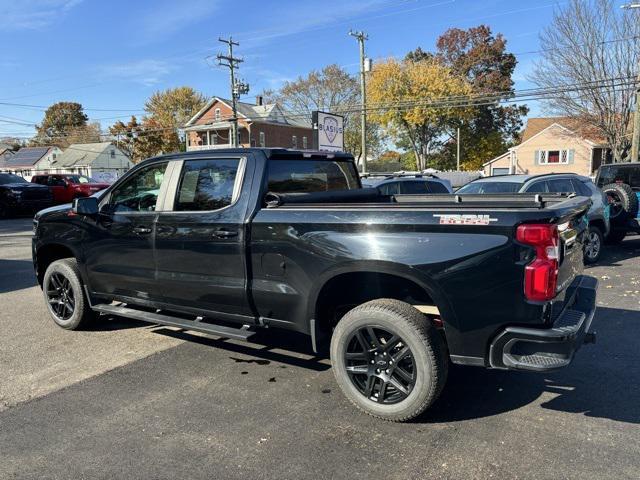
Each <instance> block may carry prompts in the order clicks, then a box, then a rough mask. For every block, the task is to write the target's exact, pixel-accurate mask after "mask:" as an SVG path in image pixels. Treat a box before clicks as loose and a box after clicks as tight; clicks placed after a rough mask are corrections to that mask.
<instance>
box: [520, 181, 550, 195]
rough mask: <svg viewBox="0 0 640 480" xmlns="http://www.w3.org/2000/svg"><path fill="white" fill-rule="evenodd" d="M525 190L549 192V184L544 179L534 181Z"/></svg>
mask: <svg viewBox="0 0 640 480" xmlns="http://www.w3.org/2000/svg"><path fill="white" fill-rule="evenodd" d="M525 191H526V192H527V193H547V192H549V186H548V185H547V182H545V181H540V182H535V183H533V184H532V185H530V186H529V187H528V188H527V189H526V190H525Z"/></svg>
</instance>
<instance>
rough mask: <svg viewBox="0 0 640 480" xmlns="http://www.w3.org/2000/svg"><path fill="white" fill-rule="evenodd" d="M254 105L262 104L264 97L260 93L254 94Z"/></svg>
mask: <svg viewBox="0 0 640 480" xmlns="http://www.w3.org/2000/svg"><path fill="white" fill-rule="evenodd" d="M256 105H258V106H260V107H261V106H262V105H264V97H263V96H262V95H256Z"/></svg>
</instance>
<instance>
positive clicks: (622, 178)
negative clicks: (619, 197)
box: [598, 164, 640, 190]
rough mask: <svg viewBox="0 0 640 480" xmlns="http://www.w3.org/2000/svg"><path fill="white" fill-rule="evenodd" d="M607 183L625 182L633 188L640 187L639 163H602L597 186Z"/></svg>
mask: <svg viewBox="0 0 640 480" xmlns="http://www.w3.org/2000/svg"><path fill="white" fill-rule="evenodd" d="M609 183H626V184H627V185H629V186H630V187H631V188H633V189H635V190H638V189H640V165H637V164H636V165H603V166H602V167H600V175H598V187H600V188H602V187H604V186H605V185H607V184H609Z"/></svg>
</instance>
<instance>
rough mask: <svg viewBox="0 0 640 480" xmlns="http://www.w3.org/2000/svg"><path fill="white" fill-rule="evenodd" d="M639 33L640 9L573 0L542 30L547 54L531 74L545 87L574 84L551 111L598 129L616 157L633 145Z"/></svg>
mask: <svg viewBox="0 0 640 480" xmlns="http://www.w3.org/2000/svg"><path fill="white" fill-rule="evenodd" d="M639 36H640V18H639V13H638V11H637V10H621V9H619V8H618V6H617V5H616V3H615V2H613V1H612V0H571V1H570V2H569V4H568V5H567V6H566V7H564V8H558V9H557V10H556V11H555V12H554V15H553V19H552V20H551V22H550V23H549V24H548V26H547V27H546V28H545V29H544V31H543V32H542V33H541V35H540V47H541V49H542V54H541V59H540V60H539V61H538V62H537V63H536V64H535V68H534V71H533V73H532V75H531V80H532V81H533V82H534V83H535V84H537V85H538V86H539V87H542V88H557V87H559V86H563V87H573V88H565V89H564V91H561V92H558V93H555V94H554V95H553V98H550V99H549V100H548V101H547V102H546V108H547V110H548V111H549V113H552V114H555V115H563V116H568V117H571V118H572V119H574V120H575V122H574V123H575V124H581V125H584V126H585V127H591V128H592V129H596V131H598V132H600V134H601V135H602V136H603V137H604V138H606V139H607V143H608V144H609V147H610V148H611V150H612V152H613V157H614V159H615V161H621V160H622V159H624V158H625V157H627V155H628V151H629V148H630V146H631V142H630V139H631V128H630V120H631V115H632V114H633V107H634V101H633V99H634V96H635V91H634V88H635V87H634V86H633V84H632V83H631V82H630V81H629V80H632V79H634V78H635V76H636V74H637V68H638V61H639V59H640V46H639V45H640V44H639V43H638V41H637V39H638V37H639ZM596 81H597V82H596ZM580 86H581V87H580ZM633 160H634V161H635V160H636V159H633Z"/></svg>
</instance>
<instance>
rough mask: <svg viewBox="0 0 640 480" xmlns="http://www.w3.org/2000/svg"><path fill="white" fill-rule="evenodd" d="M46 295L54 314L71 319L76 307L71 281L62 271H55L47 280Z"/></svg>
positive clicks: (64, 318)
mask: <svg viewBox="0 0 640 480" xmlns="http://www.w3.org/2000/svg"><path fill="white" fill-rule="evenodd" d="M45 288H46V296H47V301H48V302H49V304H50V305H51V310H52V312H53V314H54V315H55V316H56V317H58V319H60V320H63V321H65V320H69V319H70V318H71V317H72V316H73V312H74V311H75V308H76V299H75V295H74V293H73V288H72V287H71V282H70V281H69V279H68V278H67V277H65V276H64V275H63V274H62V273H60V272H55V273H53V274H52V275H51V276H50V277H49V281H48V282H47V285H46V286H45Z"/></svg>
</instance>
